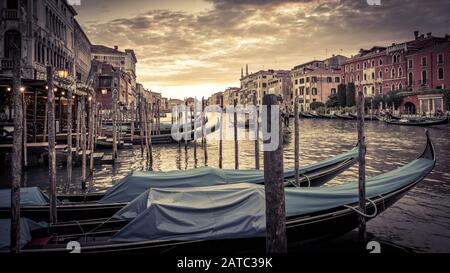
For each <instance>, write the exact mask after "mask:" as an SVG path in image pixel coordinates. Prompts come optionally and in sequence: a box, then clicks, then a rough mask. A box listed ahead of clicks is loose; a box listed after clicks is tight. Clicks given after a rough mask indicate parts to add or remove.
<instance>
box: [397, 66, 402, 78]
mask: <svg viewBox="0 0 450 273" xmlns="http://www.w3.org/2000/svg"><path fill="white" fill-rule="evenodd" d="M398 77H399V78H401V77H403V69H402V68H401V67H399V68H398Z"/></svg>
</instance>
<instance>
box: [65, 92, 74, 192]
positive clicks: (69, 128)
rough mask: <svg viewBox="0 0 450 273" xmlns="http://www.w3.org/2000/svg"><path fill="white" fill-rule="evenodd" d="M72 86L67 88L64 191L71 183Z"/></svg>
mask: <svg viewBox="0 0 450 273" xmlns="http://www.w3.org/2000/svg"><path fill="white" fill-rule="evenodd" d="M72 103H73V98H72V87H69V89H68V90H67V182H66V192H67V191H68V190H69V188H70V185H71V184H72V119H73V117H72Z"/></svg>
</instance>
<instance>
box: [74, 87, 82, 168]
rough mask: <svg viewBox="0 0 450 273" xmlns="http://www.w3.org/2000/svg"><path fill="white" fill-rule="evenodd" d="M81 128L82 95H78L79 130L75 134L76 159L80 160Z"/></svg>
mask: <svg viewBox="0 0 450 273" xmlns="http://www.w3.org/2000/svg"><path fill="white" fill-rule="evenodd" d="M80 129H81V96H78V95H77V130H76V136H75V159H76V160H77V162H78V159H79V153H80Z"/></svg>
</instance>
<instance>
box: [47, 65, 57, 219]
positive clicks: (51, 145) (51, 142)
mask: <svg viewBox="0 0 450 273" xmlns="http://www.w3.org/2000/svg"><path fill="white" fill-rule="evenodd" d="M47 86H48V92H47V116H48V119H47V121H48V125H47V128H48V163H49V165H48V166H49V177H50V223H56V222H57V221H58V219H57V212H56V202H57V198H56V150H55V144H56V139H55V137H56V135H55V93H54V92H55V91H54V90H53V67H51V66H47Z"/></svg>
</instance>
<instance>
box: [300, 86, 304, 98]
mask: <svg viewBox="0 0 450 273" xmlns="http://www.w3.org/2000/svg"><path fill="white" fill-rule="evenodd" d="M304 94H305V88H303V87H301V88H300V95H302V96H303V95H304Z"/></svg>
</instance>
